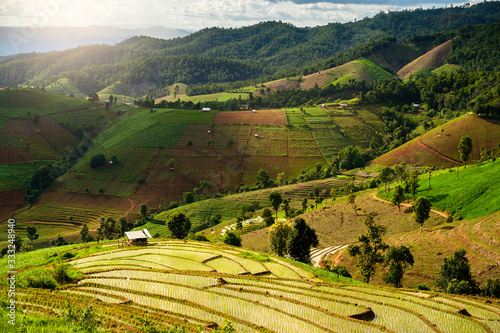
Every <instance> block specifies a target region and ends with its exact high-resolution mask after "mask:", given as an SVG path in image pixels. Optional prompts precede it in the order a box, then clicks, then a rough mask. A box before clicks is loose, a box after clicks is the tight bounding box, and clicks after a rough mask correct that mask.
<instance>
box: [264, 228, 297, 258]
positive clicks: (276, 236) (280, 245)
mask: <svg viewBox="0 0 500 333" xmlns="http://www.w3.org/2000/svg"><path fill="white" fill-rule="evenodd" d="M290 230H292V228H290V226H289V225H288V224H287V223H286V222H284V221H276V222H275V223H274V224H273V225H272V226H271V228H270V229H269V251H271V252H272V253H276V254H277V255H279V256H280V257H282V256H284V255H285V254H286V241H287V239H288V234H289V233H290Z"/></svg>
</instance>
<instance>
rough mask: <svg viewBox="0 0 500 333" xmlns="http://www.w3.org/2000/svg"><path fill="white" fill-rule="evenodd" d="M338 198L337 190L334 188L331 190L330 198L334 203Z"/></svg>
mask: <svg viewBox="0 0 500 333" xmlns="http://www.w3.org/2000/svg"><path fill="white" fill-rule="evenodd" d="M336 196H337V189H335V188H332V189H331V190H330V197H332V202H334V201H335V197H336Z"/></svg>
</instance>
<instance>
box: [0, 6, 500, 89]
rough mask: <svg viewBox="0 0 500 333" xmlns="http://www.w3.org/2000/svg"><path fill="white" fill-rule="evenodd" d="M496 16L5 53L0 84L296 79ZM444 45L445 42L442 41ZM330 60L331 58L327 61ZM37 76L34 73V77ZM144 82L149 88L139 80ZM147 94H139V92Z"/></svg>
mask: <svg viewBox="0 0 500 333" xmlns="http://www.w3.org/2000/svg"><path fill="white" fill-rule="evenodd" d="M499 18H500V3H498V2H487V3H481V4H477V5H474V6H470V7H467V6H463V7H454V8H446V9H443V8H441V9H428V10H421V9H418V10H411V11H409V10H406V11H402V12H390V13H379V14H377V15H376V16H375V17H373V18H366V19H363V20H360V21H358V22H354V23H345V24H339V23H332V24H328V25H326V26H318V27H314V28H298V27H295V26H293V25H291V24H286V23H282V22H261V23H259V24H256V25H253V26H249V27H243V28H237V29H227V28H207V29H202V30H200V31H198V32H196V33H193V34H190V35H188V36H186V37H183V38H175V39H170V40H164V39H158V38H150V37H133V38H130V39H128V40H125V41H123V42H121V43H118V44H116V45H114V46H109V45H90V46H86V47H79V48H75V49H72V50H66V51H61V52H52V53H48V54H24V55H18V56H12V57H8V58H4V59H3V60H2V62H1V64H0V85H4V86H8V85H18V84H23V83H29V84H30V85H35V86H44V87H45V86H48V85H49V84H51V83H53V82H54V81H56V80H57V79H62V78H69V79H71V80H72V81H73V83H74V84H75V85H76V88H78V89H79V90H81V91H82V92H83V93H85V94H90V93H92V92H96V91H100V90H101V89H103V88H105V87H107V86H109V85H111V84H114V83H115V82H117V81H120V82H122V83H124V84H131V85H142V84H145V83H149V84H152V85H154V86H156V87H162V86H168V85H171V84H173V83H176V82H183V83H185V84H198V83H220V82H232V81H239V80H248V79H254V80H257V79H259V78H262V77H266V76H267V77H271V78H273V79H278V78H283V77H287V76H296V75H301V74H311V73H312V72H308V73H304V72H303V69H304V68H306V67H309V66H315V65H317V64H318V63H322V62H325V64H324V66H328V67H323V68H319V70H322V69H327V68H331V67H334V66H338V65H341V64H344V63H346V62H348V61H350V60H355V59H357V58H359V57H360V55H358V56H357V57H356V58H354V59H348V60H347V61H346V59H342V58H335V57H337V56H338V55H339V54H341V53H342V52H345V51H347V50H349V49H351V48H352V47H354V46H357V45H362V44H365V43H368V42H372V41H375V40H378V39H380V38H383V37H388V36H394V37H393V38H397V39H399V40H405V39H408V38H410V37H412V36H414V35H415V34H430V33H436V32H441V31H444V30H452V29H459V28H462V27H465V26H468V25H472V24H485V23H492V22H495V21H497V20H498V19H499ZM443 42H444V41H443ZM332 57H333V58H334V60H335V61H334V62H333V63H332V62H331V61H330V62H327V60H329V59H332ZM34 73H36V75H35V74H34ZM145 86H148V85H145ZM145 92H146V91H144V93H145Z"/></svg>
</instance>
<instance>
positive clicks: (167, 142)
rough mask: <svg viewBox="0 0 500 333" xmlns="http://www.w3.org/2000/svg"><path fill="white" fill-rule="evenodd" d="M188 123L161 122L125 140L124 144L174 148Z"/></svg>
mask: <svg viewBox="0 0 500 333" xmlns="http://www.w3.org/2000/svg"><path fill="white" fill-rule="evenodd" d="M187 127H188V124H177V123H167V122H161V123H157V124H155V125H153V126H151V127H149V128H146V129H144V130H143V131H141V132H139V133H135V134H134V135H132V136H130V137H128V138H127V140H125V142H124V143H125V144H126V145H129V146H135V147H150V148H160V147H161V148H174V147H175V145H176V144H177V141H179V139H180V137H181V136H182V134H183V133H184V131H185V130H186V128H187Z"/></svg>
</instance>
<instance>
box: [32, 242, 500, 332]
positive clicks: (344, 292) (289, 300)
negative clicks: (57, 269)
mask: <svg viewBox="0 0 500 333" xmlns="http://www.w3.org/2000/svg"><path fill="white" fill-rule="evenodd" d="M243 251H244V250H243V249H239V248H229V247H220V246H217V245H213V244H209V243H198V242H182V241H158V242H157V243H156V244H155V245H151V246H149V247H146V248H127V249H115V250H111V251H109V250H108V251H105V252H101V253H97V254H94V255H91V256H88V257H84V258H80V259H76V260H73V261H71V263H72V264H73V265H74V266H75V267H77V268H80V269H81V270H83V271H87V272H88V273H87V275H86V276H84V277H83V278H81V279H80V280H79V281H78V282H77V283H76V284H72V285H69V286H68V287H66V288H64V289H62V290H60V291H56V292H55V293H54V295H55V296H54V298H55V299H58V297H59V295H60V294H61V295H69V296H70V297H82V298H85V297H89V298H90V297H93V298H96V299H99V300H100V301H101V302H100V303H102V304H101V307H100V308H99V310H100V311H103V313H106V310H105V309H104V307H106V306H108V305H113V304H114V305H118V306H119V307H120V309H127V308H129V307H130V308H131V309H134V310H133V311H137V309H141V308H142V309H147V310H148V311H149V312H151V313H152V314H154V313H166V311H168V316H167V317H166V318H169V319H171V320H172V322H167V323H164V325H167V326H169V325H172V324H173V322H175V320H174V319H175V318H177V320H183V319H184V320H185V323H186V325H188V326H189V325H190V324H193V325H195V324H197V325H199V324H200V323H208V322H215V323H217V324H218V325H222V323H223V322H224V321H225V320H229V321H231V322H232V323H233V324H234V325H233V326H234V327H237V328H238V329H239V331H242V332H254V331H255V332H290V330H291V327H292V328H293V329H292V330H293V331H296V330H298V329H300V330H303V331H304V332H318V333H319V332H424V333H432V332H443V333H455V332H459V331H467V332H473V333H476V332H477V333H482V332H485V333H491V332H494V331H495V329H496V328H497V326H498V322H499V321H500V304H498V303H497V302H495V303H492V302H490V303H489V304H485V303H483V302H482V301H481V300H479V299H477V300H472V299H465V298H462V297H460V296H451V295H440V294H437V293H430V292H426V293H422V292H415V291H409V290H398V289H392V288H377V287H373V286H368V285H367V286H363V285H346V284H338V285H331V284H328V283H326V282H323V281H322V280H320V279H319V278H317V277H316V276H314V275H313V274H312V273H310V272H308V271H305V270H303V269H301V268H299V267H297V266H295V265H294V264H293V263H291V262H287V261H284V260H281V259H279V258H275V257H273V256H269V259H271V260H272V261H271V262H259V261H257V260H254V259H250V258H244V257H242V253H243ZM167 254H168V255H167ZM181 256H191V257H190V260H192V261H193V262H197V263H198V264H199V265H205V266H210V270H206V269H202V270H199V271H196V270H193V269H192V268H193V267H192V266H185V267H184V268H181V267H178V269H177V270H176V271H173V270H171V269H170V268H166V269H165V268H156V269H155V268H148V267H147V265H148V262H154V261H157V262H158V263H159V262H160V261H159V260H157V259H155V257H158V258H159V257H170V258H177V259H178V258H181ZM146 259H148V260H146ZM150 259H152V260H150ZM177 259H176V260H177ZM184 260H186V259H184ZM157 265H159V264H157ZM158 267H159V266H158ZM200 267H201V266H200ZM242 273H246V274H242ZM120 301H121V302H120ZM29 303H30V304H32V303H33V300H31V301H30V302H29ZM53 308H54V309H59V307H58V306H55V307H53ZM459 308H465V309H466V310H468V311H469V312H470V313H471V314H473V317H466V316H462V315H459V314H457V313H456V310H457V309H459ZM371 311H373V312H371ZM362 313H364V314H370V313H372V316H373V318H372V319H371V321H363V320H358V319H354V318H353V317H355V316H358V315H360V314H362ZM153 318H157V317H154V316H153ZM127 323H128V322H127ZM131 325H132V324H131Z"/></svg>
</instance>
